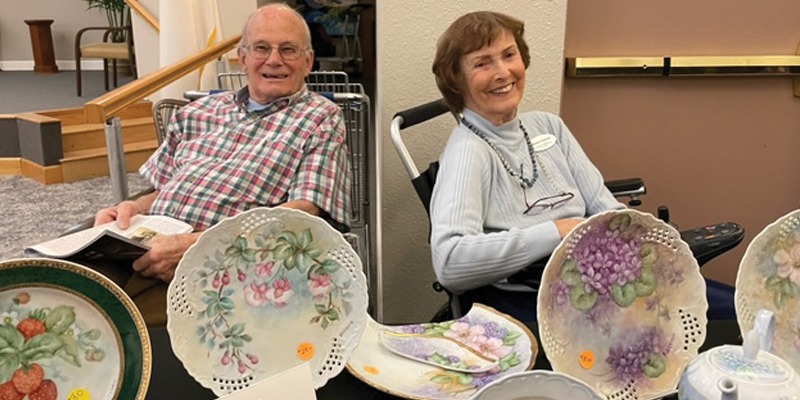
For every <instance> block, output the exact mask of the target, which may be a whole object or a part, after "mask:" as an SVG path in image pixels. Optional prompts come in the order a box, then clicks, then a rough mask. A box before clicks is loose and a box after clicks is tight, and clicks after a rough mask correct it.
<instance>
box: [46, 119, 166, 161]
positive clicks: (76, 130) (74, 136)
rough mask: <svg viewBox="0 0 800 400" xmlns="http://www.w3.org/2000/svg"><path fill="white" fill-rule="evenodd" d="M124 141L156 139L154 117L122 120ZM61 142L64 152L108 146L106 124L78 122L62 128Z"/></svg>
mask: <svg viewBox="0 0 800 400" xmlns="http://www.w3.org/2000/svg"><path fill="white" fill-rule="evenodd" d="M121 123H122V140H123V142H124V143H134V142H142V141H147V140H155V138H156V127H155V124H153V118H152V117H149V116H148V117H139V118H129V119H123V120H121ZM61 142H62V147H63V151H64V153H65V154H66V153H70V152H74V151H80V150H88V149H93V148H100V147H105V146H106V136H105V126H104V125H103V124H76V125H69V126H63V127H62V128H61Z"/></svg>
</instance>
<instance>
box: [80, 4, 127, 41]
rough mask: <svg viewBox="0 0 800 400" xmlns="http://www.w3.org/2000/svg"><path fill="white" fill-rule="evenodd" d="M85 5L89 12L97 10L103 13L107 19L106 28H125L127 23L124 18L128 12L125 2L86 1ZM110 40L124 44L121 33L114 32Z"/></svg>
mask: <svg viewBox="0 0 800 400" xmlns="http://www.w3.org/2000/svg"><path fill="white" fill-rule="evenodd" d="M86 4H87V5H88V6H89V8H88V9H89V10H91V9H97V10H100V11H101V12H103V13H105V14H106V17H107V18H108V26H111V27H121V26H125V24H126V22H127V20H126V17H127V15H128V12H129V11H128V5H127V4H125V0H86ZM112 40H113V41H114V42H124V41H125V33H124V32H121V31H120V32H115V33H114V34H113V35H112Z"/></svg>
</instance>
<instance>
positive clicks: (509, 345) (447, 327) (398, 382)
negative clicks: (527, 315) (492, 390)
mask: <svg viewBox="0 0 800 400" xmlns="http://www.w3.org/2000/svg"><path fill="white" fill-rule="evenodd" d="M387 334H388V335H390V336H392V337H404V338H407V339H410V338H413V337H417V338H420V340H419V341H418V342H417V344H416V345H414V344H413V343H403V344H402V345H401V346H400V347H396V346H394V345H391V344H390V345H387V343H386V342H385V339H383V337H384V336H385V335H387ZM431 341H437V342H438V341H447V342H455V343H458V344H459V346H463V347H466V348H469V349H470V351H469V353H470V354H467V355H466V356H465V354H466V352H464V351H455V352H452V351H449V349H450V347H449V346H440V345H436V344H431ZM537 351H538V346H537V343H536V338H534V336H533V334H532V333H531V331H530V330H528V328H527V327H525V325H523V324H522V323H520V322H519V321H517V320H515V319H513V318H511V317H509V316H508V315H505V314H502V313H499V312H497V311H496V310H495V309H493V308H491V307H487V306H484V305H481V304H474V305H473V306H472V309H471V310H470V311H469V312H468V313H467V315H465V316H463V317H461V318H458V319H455V320H451V321H445V322H435V323H434V322H428V323H421V324H411V325H398V326H389V325H381V324H379V323H378V322H375V321H373V320H372V319H370V320H369V322H368V323H367V327H366V330H365V331H364V335H363V336H362V338H361V342H360V343H359V345H358V347H357V348H356V350H355V352H354V353H353V356H352V357H351V358H350V361H349V362H348V364H347V370H348V371H350V373H351V374H352V375H353V376H355V377H356V378H358V379H360V380H362V381H363V382H365V383H366V384H368V385H370V386H372V387H374V388H376V389H378V390H381V391H383V392H386V393H389V394H392V395H394V396H399V397H403V398H407V399H431V400H445V399H464V400H466V399H470V398H471V397H472V396H473V395H475V393H477V392H478V391H479V390H480V389H481V388H482V387H484V386H486V385H488V384H489V383H491V382H494V381H496V380H498V379H501V378H503V377H505V376H508V375H511V374H514V373H517V372H522V371H525V370H528V369H530V368H531V367H532V366H533V363H534V361H535V360H536V354H537ZM473 352H476V353H479V354H481V356H482V357H483V358H485V359H487V360H493V363H494V366H493V367H492V368H491V369H488V370H484V369H482V368H481V369H479V371H478V372H470V371H469V369H470V363H469V362H468V360H469V359H470V358H473V355H474V354H472V353H473ZM399 353H405V354H399ZM460 364H463V365H460Z"/></svg>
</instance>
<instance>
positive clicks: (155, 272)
mask: <svg viewBox="0 0 800 400" xmlns="http://www.w3.org/2000/svg"><path fill="white" fill-rule="evenodd" d="M199 237H200V232H196V233H188V234H182V235H163V236H156V237H154V238H153V240H151V241H150V242H149V243H148V245H149V246H150V250H149V251H148V252H147V253H145V254H144V255H143V256H141V257H139V258H138V259H137V260H136V261H134V262H133V269H134V270H135V271H139V272H141V273H142V275H144V276H147V277H151V278H158V279H161V280H162V281H164V282H169V281H171V280H172V278H173V277H174V276H175V268H177V267H178V262H180V261H181V258H182V257H183V254H184V253H186V250H188V249H189V247H190V246H191V245H192V244H194V242H196V241H197V238H199Z"/></svg>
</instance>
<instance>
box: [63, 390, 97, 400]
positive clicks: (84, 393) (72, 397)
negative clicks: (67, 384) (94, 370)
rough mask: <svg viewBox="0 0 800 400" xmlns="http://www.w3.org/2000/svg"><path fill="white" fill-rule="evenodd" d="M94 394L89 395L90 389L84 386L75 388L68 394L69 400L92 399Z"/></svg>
mask: <svg viewBox="0 0 800 400" xmlns="http://www.w3.org/2000/svg"><path fill="white" fill-rule="evenodd" d="M91 399H92V396H90V395H89V391H88V390H86V389H83V388H77V389H73V390H72V391H71V392H69V395H68V396H67V400H91Z"/></svg>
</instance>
